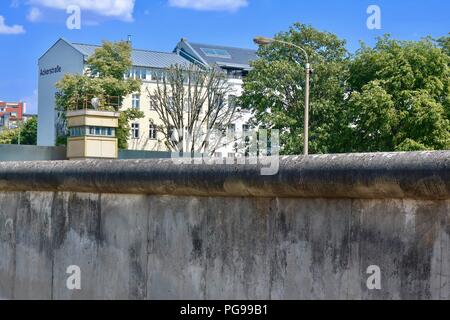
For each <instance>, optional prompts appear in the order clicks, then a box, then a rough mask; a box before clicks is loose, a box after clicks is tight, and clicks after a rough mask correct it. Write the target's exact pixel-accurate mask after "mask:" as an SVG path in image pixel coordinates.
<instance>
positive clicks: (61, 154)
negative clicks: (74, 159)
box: [0, 144, 66, 161]
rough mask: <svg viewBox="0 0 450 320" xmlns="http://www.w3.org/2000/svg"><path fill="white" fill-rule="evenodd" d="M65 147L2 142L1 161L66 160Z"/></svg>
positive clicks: (0, 149)
mask: <svg viewBox="0 0 450 320" xmlns="http://www.w3.org/2000/svg"><path fill="white" fill-rule="evenodd" d="M65 159H66V148H65V147H38V146H24V145H14V144H0V161H41V160H65Z"/></svg>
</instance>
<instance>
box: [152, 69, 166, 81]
mask: <svg viewBox="0 0 450 320" xmlns="http://www.w3.org/2000/svg"><path fill="white" fill-rule="evenodd" d="M163 80H164V72H163V71H162V70H152V81H163Z"/></svg>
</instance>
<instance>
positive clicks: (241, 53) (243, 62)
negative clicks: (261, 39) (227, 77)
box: [182, 39, 258, 69]
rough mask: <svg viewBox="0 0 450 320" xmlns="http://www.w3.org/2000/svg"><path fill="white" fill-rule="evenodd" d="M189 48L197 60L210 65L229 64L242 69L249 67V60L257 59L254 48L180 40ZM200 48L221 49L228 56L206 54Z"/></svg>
mask: <svg viewBox="0 0 450 320" xmlns="http://www.w3.org/2000/svg"><path fill="white" fill-rule="evenodd" d="M183 41H184V43H185V44H186V45H187V46H188V47H187V48H190V49H191V50H189V51H192V52H189V53H190V54H192V55H194V56H196V57H197V59H199V60H203V61H206V62H207V63H208V64H209V65H210V66H211V65H214V64H218V65H222V66H229V67H232V66H234V67H242V68H244V69H248V68H250V62H252V61H254V60H257V59H258V56H257V55H256V51H255V50H251V49H244V48H235V47H226V46H218V45H211V44H202V43H192V42H188V41H187V40H185V39H183V40H182V42H183ZM202 49H213V50H221V51H226V52H227V53H228V54H229V57H225V56H223V57H220V56H208V55H207V54H206V53H205V52H204V50H202Z"/></svg>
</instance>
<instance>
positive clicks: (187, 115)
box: [147, 64, 238, 154]
mask: <svg viewBox="0 0 450 320" xmlns="http://www.w3.org/2000/svg"><path fill="white" fill-rule="evenodd" d="M147 93H148V96H149V100H150V103H151V106H150V107H151V108H152V109H153V110H154V111H156V113H157V114H158V116H159V118H160V120H161V123H162V124H159V125H157V124H156V123H155V122H154V123H153V125H154V126H155V127H156V128H157V130H158V131H159V132H161V133H162V134H163V135H164V140H165V141H164V143H165V145H166V146H167V148H168V149H169V150H171V151H174V152H187V153H208V154H213V153H214V152H215V150H216V149H217V148H218V147H219V146H220V145H221V144H223V143H224V139H226V138H227V135H226V134H227V130H228V127H229V125H230V124H231V123H233V122H234V121H235V120H236V119H237V117H238V115H237V111H238V110H237V106H236V105H235V104H233V103H228V101H227V100H228V96H229V94H230V93H231V87H230V85H229V84H228V81H227V78H226V75H225V74H224V73H223V72H221V71H220V70H219V69H216V68H208V69H206V70H205V69H201V68H199V67H198V66H195V65H192V64H191V65H189V66H182V65H174V66H172V67H171V68H170V69H168V70H167V72H166V73H165V76H163V77H161V78H160V79H159V80H158V81H157V87H156V88H155V89H154V90H153V91H150V90H149V89H148V88H147Z"/></svg>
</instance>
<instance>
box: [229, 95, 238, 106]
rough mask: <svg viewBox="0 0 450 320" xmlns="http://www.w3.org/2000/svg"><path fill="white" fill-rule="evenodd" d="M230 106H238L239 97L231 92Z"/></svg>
mask: <svg viewBox="0 0 450 320" xmlns="http://www.w3.org/2000/svg"><path fill="white" fill-rule="evenodd" d="M228 107H230V108H235V107H237V97H236V96H235V95H232V94H230V95H229V96H228Z"/></svg>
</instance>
